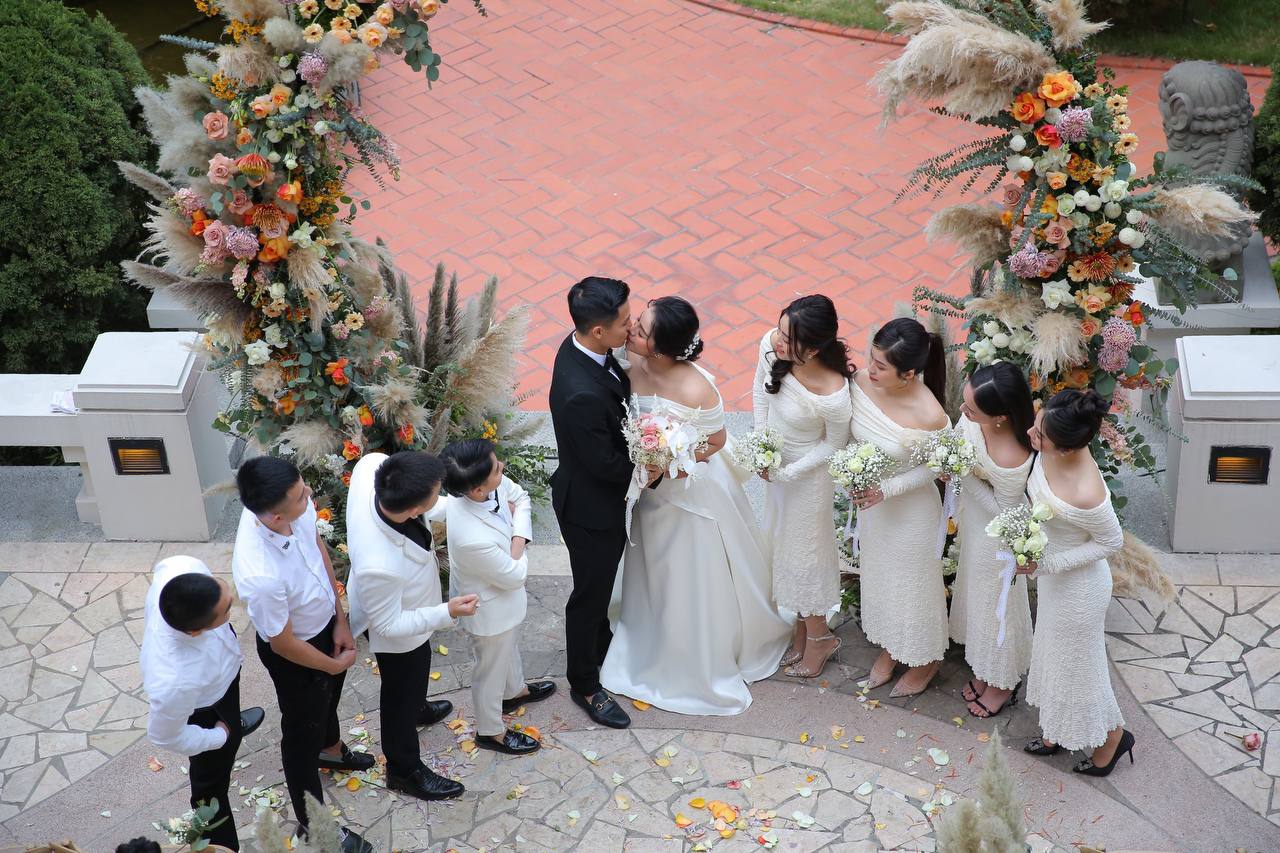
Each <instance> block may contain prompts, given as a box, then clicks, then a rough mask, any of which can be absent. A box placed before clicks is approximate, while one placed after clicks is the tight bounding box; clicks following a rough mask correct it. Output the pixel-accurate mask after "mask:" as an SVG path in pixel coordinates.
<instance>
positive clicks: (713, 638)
mask: <svg viewBox="0 0 1280 853" xmlns="http://www.w3.org/2000/svg"><path fill="white" fill-rule="evenodd" d="M694 367H697V365H694ZM698 370H699V371H700V372H701V373H702V375H703V376H705V377H706V378H707V381H708V382H711V383H712V384H713V385H714V384H715V382H714V379H713V378H712V377H711V375H710V374H708V373H707V372H706V371H705V370H702V368H700V367H698ZM716 393H717V397H719V391H717V392H716ZM636 399H637V402H638V403H639V406H640V409H641V410H642V411H646V412H649V411H655V410H661V411H667V412H670V413H671V415H672V416H673V417H676V418H678V419H680V420H683V421H688V422H692V423H693V424H695V425H696V426H697V428H698V429H699V430H700V431H701V432H702V433H703V434H705V435H711V434H714V433H716V432H719V431H720V429H721V428H723V427H724V403H723V400H719V401H718V402H717V405H716V406H715V407H714V408H712V409H709V410H704V409H690V408H689V407H687V406H683V405H681V404H679V403H676V402H674V401H672V400H667V399H666V398H663V397H657V396H653V395H647V396H638V397H637V398H636ZM728 450H729V447H728V446H726V447H725V448H723V449H722V450H721V451H720V452H719V453H716V454H715V455H713V456H712V457H711V458H710V459H709V460H708V461H707V464H706V466H700V467H702V470H701V471H700V473H699V474H698V476H697V477H696V478H694V479H693V480H692V482H690V481H689V480H673V479H670V478H664V479H663V480H662V482H660V483H659V484H658V485H657V487H655V488H653V489H646V490H645V491H644V493H643V494H642V495H641V497H640V500H639V502H638V503H637V504H636V507H635V513H634V516H633V518H632V522H631V540H632V542H633V543H634V544H633V545H629V546H628V547H627V550H626V553H625V555H624V557H623V568H622V581H621V584H620V586H621V602H620V613H619V617H618V622H617V625H616V626H615V627H614V635H613V642H612V643H610V645H609V653H608V655H607V656H606V658H605V661H604V666H603V667H602V668H601V671H600V683H601V684H603V685H604V686H605V688H606V689H608V690H610V691H612V692H614V693H618V694H621V695H623V696H628V697H630V698H632V699H639V700H641V701H644V702H648V703H649V704H651V705H654V706H656V707H658V708H662V709H663V710H666V711H674V712H676V713H679V714H700V715H712V716H724V715H729V714H740V713H742V712H743V711H745V710H746V709H747V707H748V706H750V704H751V691H750V690H749V689H748V687H747V685H748V684H749V683H751V682H753V681H759V680H760V679H762V678H767V677H768V676H769V675H771V674H773V672H774V670H776V669H777V668H778V659H779V658H780V657H781V656H782V652H783V650H784V649H785V648H786V645H787V642H788V640H789V638H790V636H791V626H790V625H789V624H788V623H787V622H785V621H783V619H782V617H781V616H779V615H778V611H777V608H776V607H775V606H774V603H773V596H772V591H771V590H772V578H771V576H770V568H769V558H768V556H767V555H768V553H769V549H768V542H767V541H766V539H765V537H764V534H763V533H761V531H760V528H759V526H758V525H757V524H756V520H755V516H754V514H753V513H752V511H751V504H750V503H749V502H748V501H747V496H746V493H745V492H744V491H743V490H742V486H741V485H740V483H739V481H738V480H737V479H736V478H735V476H734V474H733V472H732V470H731V468H730V464H729V462H728V461H727V460H726V459H725V458H723V457H724V455H725V453H726V452H728Z"/></svg>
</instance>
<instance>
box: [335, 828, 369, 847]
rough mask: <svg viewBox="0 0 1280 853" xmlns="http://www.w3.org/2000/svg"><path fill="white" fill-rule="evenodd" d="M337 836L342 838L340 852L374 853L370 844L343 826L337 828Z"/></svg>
mask: <svg viewBox="0 0 1280 853" xmlns="http://www.w3.org/2000/svg"><path fill="white" fill-rule="evenodd" d="M338 837H339V838H341V839H342V853H375V850H374V847H373V845H372V844H370V843H369V842H368V841H365V840H364V839H363V838H361V837H360V836H359V835H356V834H355V833H354V832H352V831H351V830H349V829H347V828H346V827H345V826H344V827H341V828H340V829H339V830H338Z"/></svg>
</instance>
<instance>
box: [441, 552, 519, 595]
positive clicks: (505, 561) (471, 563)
mask: <svg viewBox="0 0 1280 853" xmlns="http://www.w3.org/2000/svg"><path fill="white" fill-rule="evenodd" d="M451 556H452V558H453V564H454V565H455V566H456V567H458V569H459V570H460V571H461V572H462V573H464V574H466V576H467V577H468V578H471V579H472V580H477V581H480V582H481V583H484V584H488V585H489V586H496V587H497V588H498V589H519V588H520V587H522V586H524V582H525V578H527V577H528V575H529V552H528V551H527V550H526V551H525V552H524V554H522V555H521V556H520V559H518V560H513V559H511V552H510V551H509V550H505V549H503V548H501V547H500V546H498V545H497V544H495V543H493V542H485V541H476V542H468V543H466V544H461V545H454V550H453V551H452V552H451Z"/></svg>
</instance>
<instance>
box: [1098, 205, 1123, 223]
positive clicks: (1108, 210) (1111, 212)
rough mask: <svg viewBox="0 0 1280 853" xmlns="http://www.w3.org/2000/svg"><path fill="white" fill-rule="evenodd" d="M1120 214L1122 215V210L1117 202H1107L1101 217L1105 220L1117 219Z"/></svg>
mask: <svg viewBox="0 0 1280 853" xmlns="http://www.w3.org/2000/svg"><path fill="white" fill-rule="evenodd" d="M1122 213H1124V208H1123V207H1121V206H1120V202H1118V201H1109V202H1107V203H1106V204H1105V205H1104V206H1103V208H1102V215H1103V216H1105V217H1107V219H1119V218H1120V214H1122Z"/></svg>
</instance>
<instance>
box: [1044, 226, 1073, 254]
mask: <svg viewBox="0 0 1280 853" xmlns="http://www.w3.org/2000/svg"><path fill="white" fill-rule="evenodd" d="M1044 241H1045V242H1046V243H1050V244H1052V245H1054V246H1058V247H1059V248H1065V247H1066V246H1067V244H1069V243H1070V242H1071V239H1070V233H1069V231H1068V229H1067V226H1066V225H1064V224H1063V223H1062V220H1061V219H1055V220H1053V221H1052V222H1050V223H1049V224H1048V225H1046V226H1045V227H1044Z"/></svg>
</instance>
